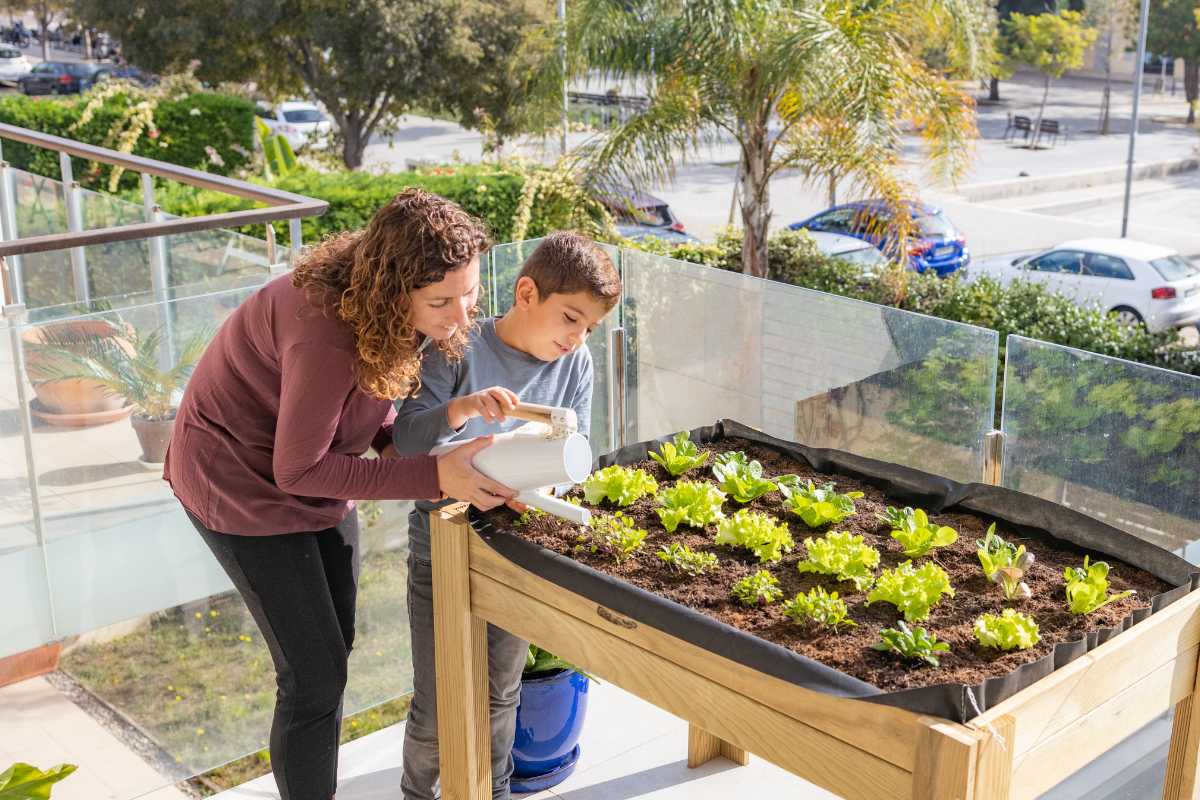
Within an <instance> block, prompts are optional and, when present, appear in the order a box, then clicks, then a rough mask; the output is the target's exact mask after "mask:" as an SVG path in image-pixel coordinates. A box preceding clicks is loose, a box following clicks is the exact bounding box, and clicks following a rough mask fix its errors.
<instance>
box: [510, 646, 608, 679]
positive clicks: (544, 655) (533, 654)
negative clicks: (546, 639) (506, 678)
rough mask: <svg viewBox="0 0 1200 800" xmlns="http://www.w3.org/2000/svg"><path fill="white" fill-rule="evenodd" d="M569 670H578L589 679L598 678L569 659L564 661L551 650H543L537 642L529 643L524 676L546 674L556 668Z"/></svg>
mask: <svg viewBox="0 0 1200 800" xmlns="http://www.w3.org/2000/svg"><path fill="white" fill-rule="evenodd" d="M560 669H564V670H569V671H571V672H578V673H579V674H580V675H584V676H586V677H587V678H588V680H593V681H594V680H596V678H595V677H593V676H592V675H589V674H588V673H586V672H584V671H583V670H581V669H580V668H579V667H577V666H575V665H574V664H572V663H571V662H569V661H563V660H562V659H561V658H559V657H558V656H556V655H554V653H551V652H550V651H549V650H543V649H542V648H540V647H538V646H537V645H536V644H531V645H529V651H528V652H527V653H525V669H523V670H522V671H521V676H522V677H533V676H535V675H544V674H545V673H547V672H554V671H556V670H560Z"/></svg>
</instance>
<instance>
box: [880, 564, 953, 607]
mask: <svg viewBox="0 0 1200 800" xmlns="http://www.w3.org/2000/svg"><path fill="white" fill-rule="evenodd" d="M942 595H949V596H950V597H954V589H953V588H952V587H951V586H950V576H949V575H947V574H946V570H944V569H942V568H941V567H939V566H938V565H937V564H934V563H933V562H930V561H927V562H926V563H924V564H922V565H921V566H920V567H919V568H916V569H914V568H913V565H912V562H911V561H905V562H904V563H903V564H901V565H900V566H898V567H895V568H894V569H888V570H884V571H883V574H881V575H880V576H879V580H877V581H875V588H874V589H872V590H871V592H870V594H868V595H867V605H871V603H875V602H884V603H891V604H892V605H894V606H895V607H896V608H897V609H899V611H900V613H902V614H904V619H906V620H908V621H909V622H917V621H919V620H923V619H925V618H926V617H928V616H929V610H930V609H931V608H933V607H934V606H935V605H937V604H938V602H940V601H941V599H942Z"/></svg>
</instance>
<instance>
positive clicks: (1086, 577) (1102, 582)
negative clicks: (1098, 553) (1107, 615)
mask: <svg viewBox="0 0 1200 800" xmlns="http://www.w3.org/2000/svg"><path fill="white" fill-rule="evenodd" d="M1063 578H1064V579H1065V580H1066V582H1067V604H1068V605H1069V606H1070V609H1071V613H1072V614H1090V613H1092V612H1093V611H1095V610H1096V609H1098V608H1103V607H1104V606H1106V605H1108V604H1109V603H1112V602H1114V601H1116V600H1123V599H1125V598H1126V597H1129V595H1131V594H1133V593H1134V592H1133V590H1132V589H1129V590H1128V591H1124V592H1117V593H1116V594H1109V593H1108V564H1106V563H1105V562H1103V561H1097V562H1096V563H1094V564H1090V563H1088V556H1084V557H1083V569H1080V568H1079V567H1067V568H1066V570H1064V571H1063Z"/></svg>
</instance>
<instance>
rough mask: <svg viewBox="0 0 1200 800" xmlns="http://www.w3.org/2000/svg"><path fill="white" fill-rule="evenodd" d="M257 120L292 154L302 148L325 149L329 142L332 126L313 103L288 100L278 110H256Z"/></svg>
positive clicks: (278, 106) (269, 108)
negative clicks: (277, 136)
mask: <svg viewBox="0 0 1200 800" xmlns="http://www.w3.org/2000/svg"><path fill="white" fill-rule="evenodd" d="M257 113H258V116H260V117H261V118H262V121H263V122H265V123H266V124H267V127H268V128H270V129H271V133H278V134H281V135H282V136H283V137H284V138H285V139H287V141H288V144H290V145H291V146H292V149H293V150H301V149H302V148H304V147H308V146H312V147H324V146H326V145H327V144H328V142H329V133H330V131H332V130H333V122H332V121H331V120H330V119H329V117H327V116H325V112H324V111H322V110H321V108H320V107H319V106H317V105H314V104H313V103H307V102H303V101H300V100H289V101H288V102H286V103H280V104H279V105H277V106H259V107H258V112H257Z"/></svg>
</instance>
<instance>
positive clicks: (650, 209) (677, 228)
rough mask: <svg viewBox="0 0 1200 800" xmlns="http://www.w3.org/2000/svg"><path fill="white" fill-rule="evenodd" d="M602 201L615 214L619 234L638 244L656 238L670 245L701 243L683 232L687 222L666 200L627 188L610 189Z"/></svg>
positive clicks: (600, 196) (601, 196) (603, 194)
mask: <svg viewBox="0 0 1200 800" xmlns="http://www.w3.org/2000/svg"><path fill="white" fill-rule="evenodd" d="M599 198H600V202H602V203H604V205H605V206H606V207H607V208H608V210H609V211H611V212H612V215H613V217H614V218H615V222H616V226H617V232H618V233H620V234H621V235H622V236H624V237H625V238H626V239H633V240H635V241H636V240H640V239H645V238H647V237H650V236H653V237H656V238H658V239H663V240H665V241H668V242H679V243H682V242H692V243H698V242H699V241H700V240H699V239H697V238H696V237H695V236H692V235H691V234H690V233H688V232H687V231H685V230H684V229H683V223H682V222H680V221H679V219H678V218H677V217H676V216H675V214H674V213H673V212H672V211H671V207H670V206H668V205H667V201H666V200H663V199H662V198H659V197H655V196H654V195H652V194H646V193H645V192H635V191H633V190H632V189H628V188H625V187H619V188H615V189H609V190H607V191H605V192H604V193H602V194H600V195H599Z"/></svg>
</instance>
